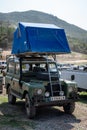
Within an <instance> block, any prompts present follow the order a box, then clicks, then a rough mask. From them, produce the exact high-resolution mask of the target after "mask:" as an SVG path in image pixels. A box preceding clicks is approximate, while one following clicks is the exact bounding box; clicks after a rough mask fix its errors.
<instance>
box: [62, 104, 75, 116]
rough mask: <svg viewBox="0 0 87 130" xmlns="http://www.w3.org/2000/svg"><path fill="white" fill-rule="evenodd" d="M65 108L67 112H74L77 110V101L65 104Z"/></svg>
mask: <svg viewBox="0 0 87 130" xmlns="http://www.w3.org/2000/svg"><path fill="white" fill-rule="evenodd" d="M63 109H64V111H65V113H67V114H72V113H73V112H74V110H75V102H72V103H68V104H66V105H64V106H63Z"/></svg>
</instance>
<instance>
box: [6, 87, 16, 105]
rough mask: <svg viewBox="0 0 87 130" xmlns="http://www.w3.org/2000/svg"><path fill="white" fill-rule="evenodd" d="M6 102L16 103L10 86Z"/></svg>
mask: <svg viewBox="0 0 87 130" xmlns="http://www.w3.org/2000/svg"><path fill="white" fill-rule="evenodd" d="M8 103H10V104H15V103H16V97H15V96H14V95H12V94H11V89H10V87H9V88H8Z"/></svg>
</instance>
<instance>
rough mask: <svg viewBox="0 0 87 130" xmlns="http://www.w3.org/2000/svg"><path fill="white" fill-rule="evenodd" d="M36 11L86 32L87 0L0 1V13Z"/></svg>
mask: <svg viewBox="0 0 87 130" xmlns="http://www.w3.org/2000/svg"><path fill="white" fill-rule="evenodd" d="M28 10H36V11H42V12H45V13H48V14H52V15H54V16H57V17H58V18H60V19H62V20H64V21H66V22H68V23H70V24H74V25H76V26H78V27H81V28H83V29H85V30H87V0H0V12H2V13H8V12H13V11H28Z"/></svg>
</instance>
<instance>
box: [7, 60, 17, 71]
mask: <svg viewBox="0 0 87 130" xmlns="http://www.w3.org/2000/svg"><path fill="white" fill-rule="evenodd" d="M14 70H15V66H14V63H12V62H10V63H9V64H8V72H9V73H14Z"/></svg>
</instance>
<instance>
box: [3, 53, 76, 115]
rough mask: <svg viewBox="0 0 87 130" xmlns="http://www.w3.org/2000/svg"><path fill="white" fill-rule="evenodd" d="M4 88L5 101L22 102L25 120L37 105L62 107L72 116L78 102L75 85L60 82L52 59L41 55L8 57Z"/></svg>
mask: <svg viewBox="0 0 87 130" xmlns="http://www.w3.org/2000/svg"><path fill="white" fill-rule="evenodd" d="M5 80H6V81H5V82H6V89H7V93H8V102H9V103H11V104H15V102H16V98H20V99H25V108H26V113H27V116H28V118H33V117H34V116H35V114H36V108H37V107H39V106H55V105H56V106H63V109H64V111H65V112H66V113H69V114H72V113H73V111H74V109H75V101H77V98H78V95H77V84H76V83H75V82H71V81H66V80H62V79H60V75H59V71H58V68H57V64H56V62H55V60H53V59H49V58H48V56H46V55H44V56H41V55H39V54H38V55H19V56H14V55H10V56H8V57H7V75H6V79H5Z"/></svg>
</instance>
